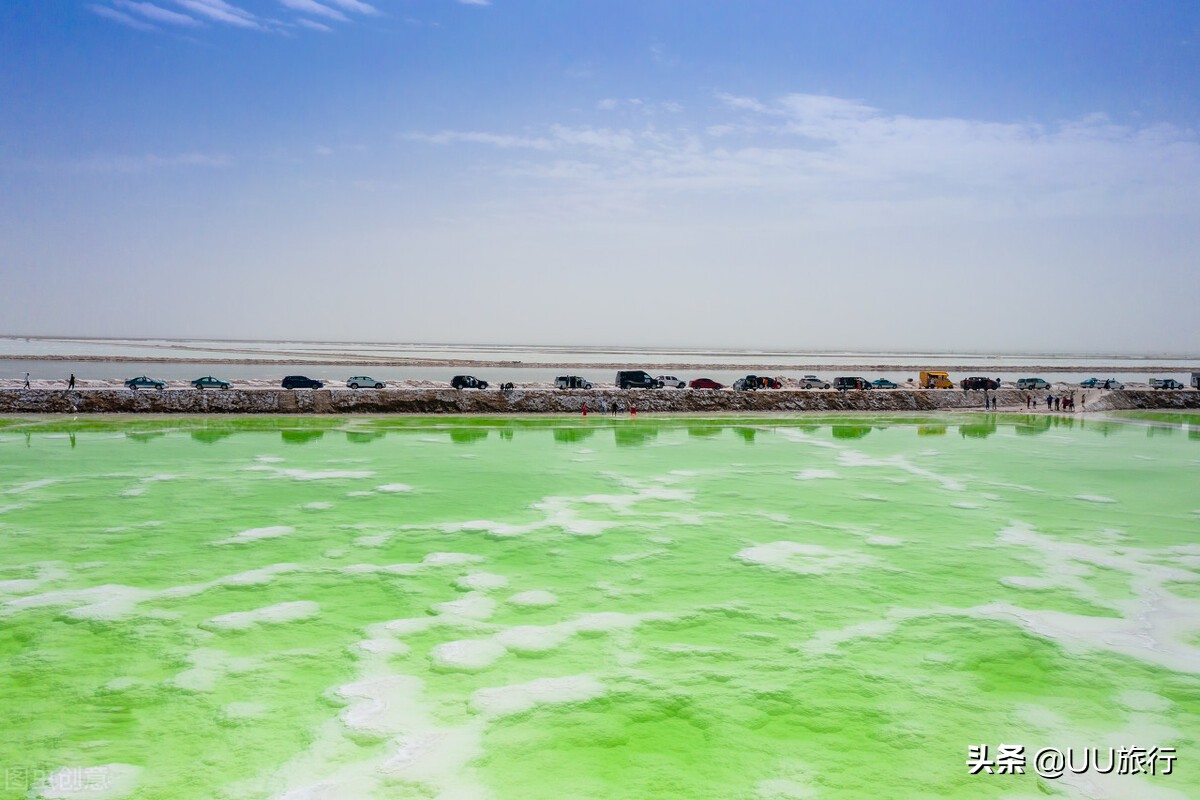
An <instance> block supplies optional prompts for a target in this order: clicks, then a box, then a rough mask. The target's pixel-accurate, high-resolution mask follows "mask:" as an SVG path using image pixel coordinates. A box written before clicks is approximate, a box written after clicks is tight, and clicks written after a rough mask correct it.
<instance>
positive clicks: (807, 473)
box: [795, 469, 842, 481]
mask: <svg viewBox="0 0 1200 800" xmlns="http://www.w3.org/2000/svg"><path fill="white" fill-rule="evenodd" d="M795 477H796V480H798V481H819V480H836V479H838V478H840V477H842V476H841V475H839V474H837V473H836V472H834V471H833V470H830V469H805V470H801V471H800V472H797V473H796V476H795Z"/></svg>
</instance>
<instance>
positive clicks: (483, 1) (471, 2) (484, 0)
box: [458, 0, 492, 6]
mask: <svg viewBox="0 0 1200 800" xmlns="http://www.w3.org/2000/svg"><path fill="white" fill-rule="evenodd" d="M458 2H459V3H461V4H462V5H464V6H490V5H491V4H492V0H458Z"/></svg>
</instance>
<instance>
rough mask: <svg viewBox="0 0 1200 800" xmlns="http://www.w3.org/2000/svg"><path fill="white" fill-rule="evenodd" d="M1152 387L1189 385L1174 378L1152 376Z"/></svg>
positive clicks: (1179, 387)
mask: <svg viewBox="0 0 1200 800" xmlns="http://www.w3.org/2000/svg"><path fill="white" fill-rule="evenodd" d="M1150 388H1151V389H1186V388H1187V387H1186V386H1184V385H1183V384H1182V383H1180V382H1179V381H1177V380H1175V379H1174V378H1151V379H1150Z"/></svg>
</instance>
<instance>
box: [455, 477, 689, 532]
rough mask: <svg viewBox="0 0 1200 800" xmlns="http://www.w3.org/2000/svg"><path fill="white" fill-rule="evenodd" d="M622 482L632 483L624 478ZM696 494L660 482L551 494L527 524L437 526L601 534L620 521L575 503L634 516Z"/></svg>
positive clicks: (536, 505) (479, 521) (459, 529)
mask: <svg viewBox="0 0 1200 800" xmlns="http://www.w3.org/2000/svg"><path fill="white" fill-rule="evenodd" d="M622 482H623V483H627V484H628V483H629V481H628V480H623V481H622ZM693 499H694V493H693V492H690V491H686V490H682V489H672V488H669V487H666V486H661V485H652V486H638V487H636V489H635V491H634V492H633V493H632V494H620V495H617V494H592V495H585V496H583V497H576V498H572V497H562V496H549V497H543V498H542V499H541V500H539V501H537V502H535V503H533V504H531V506H530V508H533V509H535V510H537V511H541V512H543V514H544V517H543V518H542V519H540V520H535V521H533V522H527V523H521V524H517V523H511V522H499V521H496V520H487V519H476V520H468V521H465V522H447V523H442V524H440V525H438V526H437V529H438V530H440V531H442V532H444V533H466V532H481V533H484V534H486V535H488V536H493V537H501V538H504V537H511V536H525V535H526V534H529V533H533V532H535V531H541V530H545V529H547V528H559V529H561V530H564V531H566V532H567V533H568V534H571V535H572V536H600V535H601V534H603V533H604V532H605V531H607V530H609V529H610V528H614V527H616V526H617V525H618V524H619V523H617V522H612V521H608V520H594V519H587V518H586V517H583V516H581V515H580V513H579V512H578V510H577V509H576V508H575V506H576V505H580V504H582V505H605V506H608V507H609V508H610V509H611V510H612V511H614V512H615V513H617V514H620V515H631V514H633V513H634V506H635V505H636V504H638V503H640V502H644V501H647V500H664V501H669V502H691V501H692V500H693Z"/></svg>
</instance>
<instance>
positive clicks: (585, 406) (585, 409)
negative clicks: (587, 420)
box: [583, 403, 587, 417]
mask: <svg viewBox="0 0 1200 800" xmlns="http://www.w3.org/2000/svg"><path fill="white" fill-rule="evenodd" d="M583 415H584V416H585V417H586V416H587V403H584V404H583Z"/></svg>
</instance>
